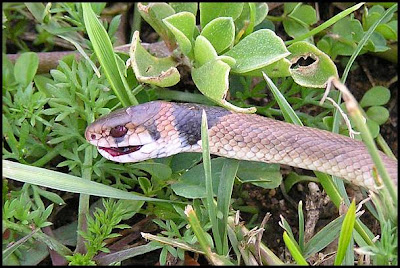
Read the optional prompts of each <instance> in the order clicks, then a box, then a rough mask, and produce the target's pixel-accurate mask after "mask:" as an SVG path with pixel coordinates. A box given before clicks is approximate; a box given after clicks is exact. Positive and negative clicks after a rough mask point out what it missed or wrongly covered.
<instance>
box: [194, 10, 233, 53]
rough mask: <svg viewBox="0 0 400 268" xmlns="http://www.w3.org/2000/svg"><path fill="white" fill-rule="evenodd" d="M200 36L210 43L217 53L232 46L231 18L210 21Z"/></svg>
mask: <svg viewBox="0 0 400 268" xmlns="http://www.w3.org/2000/svg"><path fill="white" fill-rule="evenodd" d="M201 35H202V36H204V37H205V38H207V39H208V41H210V43H211V44H212V45H213V47H214V48H215V50H216V51H217V53H220V52H222V51H224V50H225V49H226V48H228V47H230V46H231V45H233V40H234V39H235V24H234V23H233V19H232V18H231V17H219V18H216V19H213V20H212V21H210V22H209V23H208V24H207V25H206V26H205V27H204V28H203V30H202V31H201Z"/></svg>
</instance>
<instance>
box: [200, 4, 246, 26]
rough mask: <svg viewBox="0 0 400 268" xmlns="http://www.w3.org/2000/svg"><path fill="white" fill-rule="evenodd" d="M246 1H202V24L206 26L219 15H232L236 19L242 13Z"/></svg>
mask: <svg viewBox="0 0 400 268" xmlns="http://www.w3.org/2000/svg"><path fill="white" fill-rule="evenodd" d="M243 5H244V3H211V2H210V3H208V2H200V25H201V28H204V27H205V26H206V25H207V23H209V22H210V21H212V20H213V19H215V18H219V17H231V18H232V19H233V20H236V19H237V18H238V17H239V16H240V13H242V10H243Z"/></svg>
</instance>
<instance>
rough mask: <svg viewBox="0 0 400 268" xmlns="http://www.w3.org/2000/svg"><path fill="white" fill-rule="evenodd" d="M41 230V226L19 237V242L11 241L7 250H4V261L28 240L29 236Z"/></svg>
mask: <svg viewBox="0 0 400 268" xmlns="http://www.w3.org/2000/svg"><path fill="white" fill-rule="evenodd" d="M39 230H40V229H39V228H38V229H35V230H33V231H32V232H31V233H30V234H28V235H26V236H24V237H22V238H21V239H19V240H18V241H17V242H15V243H10V244H9V246H8V247H7V248H6V249H5V250H3V256H2V260H3V263H4V261H5V260H6V259H7V258H8V257H9V256H10V255H11V254H12V253H13V252H14V251H15V250H17V249H18V248H19V247H20V246H21V245H23V244H24V243H25V242H26V241H28V240H29V238H31V237H32V236H33V235H34V234H35V233H36V232H37V231H39Z"/></svg>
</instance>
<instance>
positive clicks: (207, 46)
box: [194, 35, 218, 68]
mask: <svg viewBox="0 0 400 268" xmlns="http://www.w3.org/2000/svg"><path fill="white" fill-rule="evenodd" d="M217 56H218V54H217V52H216V51H215V48H214V47H213V45H212V44H211V43H210V41H208V39H207V38H205V37H204V36H201V35H199V36H198V37H197V38H196V41H195V44H194V58H195V60H196V61H195V64H196V67H197V68H198V67H201V66H202V65H203V64H204V63H206V62H209V61H211V60H214V59H215V58H216V57H217Z"/></svg>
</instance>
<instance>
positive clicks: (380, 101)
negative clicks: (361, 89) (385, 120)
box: [360, 86, 390, 107]
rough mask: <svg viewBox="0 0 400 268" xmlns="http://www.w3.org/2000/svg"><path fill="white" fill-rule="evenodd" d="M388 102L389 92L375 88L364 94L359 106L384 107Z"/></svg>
mask: <svg viewBox="0 0 400 268" xmlns="http://www.w3.org/2000/svg"><path fill="white" fill-rule="evenodd" d="M389 100H390V90H389V89H388V88H386V87H383V86H375V87H372V88H370V89H369V90H368V91H367V92H365V94H364V96H363V97H362V98H361V101H360V106H361V107H368V106H373V105H385V104H386V103H387V102H388V101H389Z"/></svg>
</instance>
